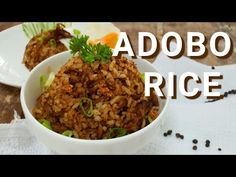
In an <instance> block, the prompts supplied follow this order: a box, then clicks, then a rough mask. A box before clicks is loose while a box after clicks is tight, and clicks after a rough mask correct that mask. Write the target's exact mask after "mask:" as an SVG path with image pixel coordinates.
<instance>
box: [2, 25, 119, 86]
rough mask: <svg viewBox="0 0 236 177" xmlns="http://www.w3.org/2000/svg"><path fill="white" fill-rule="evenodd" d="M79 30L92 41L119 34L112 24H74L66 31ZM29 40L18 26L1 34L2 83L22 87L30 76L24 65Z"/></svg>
mask: <svg viewBox="0 0 236 177" xmlns="http://www.w3.org/2000/svg"><path fill="white" fill-rule="evenodd" d="M75 28H76V29H79V30H80V31H81V33H82V34H87V35H89V36H90V38H91V39H96V38H101V37H102V36H104V35H106V34H108V33H110V32H119V29H118V28H116V27H115V26H114V25H113V24H112V23H72V27H70V28H67V29H66V30H67V31H69V32H72V30H73V29H75ZM28 42H29V39H28V38H27V37H26V36H25V34H24V33H23V31H22V26H21V25H17V26H14V27H12V28H9V29H7V30H5V31H2V32H0V83H4V84H7V85H11V86H14V87H21V86H22V85H23V83H24V81H25V79H26V78H27V77H28V75H29V71H28V69H27V68H26V67H25V65H24V64H22V59H23V55H24V51H25V46H26V45H27V43H28Z"/></svg>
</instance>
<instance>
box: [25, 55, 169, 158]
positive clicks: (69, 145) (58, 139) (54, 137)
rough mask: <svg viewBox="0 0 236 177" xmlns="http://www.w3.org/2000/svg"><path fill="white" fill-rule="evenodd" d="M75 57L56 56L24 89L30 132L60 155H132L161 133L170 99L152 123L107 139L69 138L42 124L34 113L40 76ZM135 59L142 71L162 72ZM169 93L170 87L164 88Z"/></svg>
mask: <svg viewBox="0 0 236 177" xmlns="http://www.w3.org/2000/svg"><path fill="white" fill-rule="evenodd" d="M70 57H71V54H70V52H69V51H66V52H63V53H60V54H57V55H54V56H52V57H50V58H49V59H47V60H45V61H44V62H42V63H40V64H39V65H38V66H37V67H35V68H34V69H33V70H32V71H31V73H30V75H29V77H28V78H27V80H26V81H25V83H24V85H23V87H22V89H21V105H22V108H23V111H24V114H25V118H26V120H27V125H28V128H29V129H30V131H31V132H32V133H33V134H34V135H35V136H36V137H37V138H38V140H39V141H41V142H42V143H44V144H45V145H46V146H48V147H49V148H51V149H52V150H53V151H55V152H57V153H59V154H132V153H135V152H136V151H137V150H138V149H140V148H141V147H143V146H144V145H146V144H147V143H148V142H150V141H151V140H152V138H153V137H154V136H155V135H156V134H157V133H158V128H159V126H160V124H161V122H162V121H163V119H164V118H165V115H166V114H165V112H166V107H167V103H168V97H167V99H160V98H158V99H159V104H160V114H159V116H158V118H157V119H155V120H154V121H153V122H152V123H151V124H149V125H148V126H146V127H144V128H143V129H141V130H138V131H137V132H134V133H132V134H129V135H126V136H123V137H119V138H113V139H106V140H84V139H76V138H69V137H66V136H63V135H61V134H58V133H56V132H54V131H51V130H49V129H47V128H45V127H44V126H42V125H41V124H40V123H39V122H38V121H37V120H36V119H35V118H34V116H33V115H32V109H33V108H34V106H35V104H36V99H37V98H38V96H39V95H40V93H41V90H40V84H39V77H40V75H41V74H45V73H47V72H48V67H50V68H51V71H53V72H57V71H58V70H59V69H60V67H61V66H62V65H63V64H64V63H66V62H67V60H68V59H69V58H70ZM134 62H135V63H136V64H137V67H138V69H139V71H140V72H158V71H157V70H156V69H155V68H154V67H153V65H152V64H151V63H149V62H148V61H146V60H143V59H136V60H134ZM163 91H164V92H165V93H166V89H164V90H163Z"/></svg>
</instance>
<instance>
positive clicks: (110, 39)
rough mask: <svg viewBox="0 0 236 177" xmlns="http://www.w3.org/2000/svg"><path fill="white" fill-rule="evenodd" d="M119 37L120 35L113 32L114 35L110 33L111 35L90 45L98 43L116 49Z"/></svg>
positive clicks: (93, 41)
mask: <svg viewBox="0 0 236 177" xmlns="http://www.w3.org/2000/svg"><path fill="white" fill-rule="evenodd" d="M118 37H119V34H118V33H116V32H112V33H109V34H107V35H105V36H103V37H102V38H100V39H95V40H91V41H90V43H92V44H97V43H101V44H106V45H108V46H109V47H110V48H112V49H114V48H115V46H116V43H117V41H118Z"/></svg>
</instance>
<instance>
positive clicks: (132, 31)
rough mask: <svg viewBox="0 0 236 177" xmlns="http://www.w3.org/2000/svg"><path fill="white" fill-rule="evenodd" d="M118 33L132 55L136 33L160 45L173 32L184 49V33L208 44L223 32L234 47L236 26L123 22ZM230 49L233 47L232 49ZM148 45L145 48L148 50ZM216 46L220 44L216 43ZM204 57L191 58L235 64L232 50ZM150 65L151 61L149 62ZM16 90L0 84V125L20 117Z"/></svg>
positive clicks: (235, 51)
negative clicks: (149, 35)
mask: <svg viewBox="0 0 236 177" xmlns="http://www.w3.org/2000/svg"><path fill="white" fill-rule="evenodd" d="M17 24H19V23H17V22H7V23H2V22H0V31H2V30H4V29H7V28H9V27H12V26H14V25H17ZM114 24H115V25H116V26H117V27H118V28H120V29H121V31H125V32H127V34H128V35H129V38H130V40H131V44H132V47H133V49H134V51H137V48H138V47H137V44H138V37H137V36H138V32H140V31H146V32H152V33H153V34H154V35H155V36H156V37H157V39H158V41H161V39H162V36H163V35H164V34H165V33H166V32H168V31H175V32H177V33H179V34H180V36H181V37H182V38H183V41H184V44H185V46H186V36H187V32H188V31H193V32H195V31H197V32H202V33H203V34H204V35H205V36H206V39H207V41H209V39H210V37H211V35H212V34H213V33H214V32H216V31H224V32H227V33H228V34H229V35H230V37H231V39H232V42H233V44H234V45H235V43H236V35H234V34H236V23H192V22H191V23H190V22H188V23H176V22H172V23H169V22H168V23H159V22H158V23H143V22H142V23H140V22H135V23H134V22H132V23H130V22H125V23H121V22H119V23H114ZM234 45H233V46H234ZM149 46H150V44H147V47H149ZM219 46H220V43H219ZM206 47H207V49H208V53H207V55H206V56H204V57H203V58H197V59H196V58H195V59H194V60H196V61H198V62H200V63H204V64H206V65H210V66H219V65H227V64H234V63H236V48H233V50H232V55H231V56H229V58H228V59H219V58H217V57H215V56H214V55H213V54H212V53H211V52H210V50H209V42H208V43H207V45H206ZM184 55H186V48H185V50H184ZM148 60H150V61H151V62H152V61H153V58H149V59H148ZM19 95H20V89H19V88H14V87H11V86H7V85H4V84H0V123H9V122H10V121H11V120H12V119H13V115H14V110H15V111H16V112H17V113H18V114H19V115H20V116H21V117H24V115H23V112H22V109H21V105H20V96H19Z"/></svg>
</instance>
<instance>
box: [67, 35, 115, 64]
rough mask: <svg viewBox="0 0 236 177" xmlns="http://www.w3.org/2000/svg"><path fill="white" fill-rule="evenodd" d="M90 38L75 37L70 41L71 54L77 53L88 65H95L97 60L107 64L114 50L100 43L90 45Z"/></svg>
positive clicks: (84, 36) (83, 36)
mask: <svg viewBox="0 0 236 177" xmlns="http://www.w3.org/2000/svg"><path fill="white" fill-rule="evenodd" d="M88 39H89V36H87V35H82V36H81V37H79V36H75V37H73V38H72V39H71V40H70V49H71V53H72V54H73V55H75V54H76V53H77V52H78V53H79V54H80V56H81V57H82V59H83V61H84V62H86V63H89V64H91V63H93V62H94V61H95V60H97V61H101V62H102V63H107V62H108V60H109V59H110V58H111V56H112V50H111V48H110V47H108V46H107V45H102V44H100V43H98V44H95V45H92V44H90V43H88Z"/></svg>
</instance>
